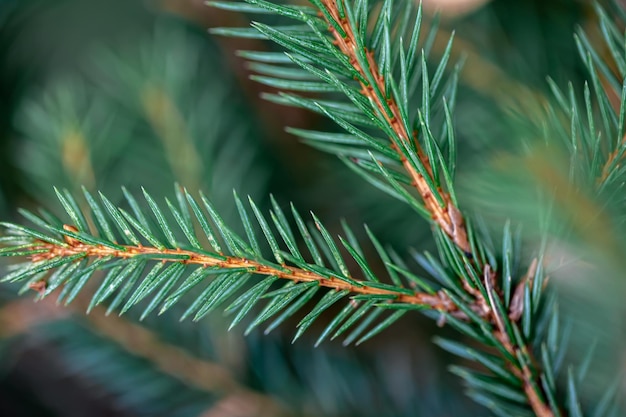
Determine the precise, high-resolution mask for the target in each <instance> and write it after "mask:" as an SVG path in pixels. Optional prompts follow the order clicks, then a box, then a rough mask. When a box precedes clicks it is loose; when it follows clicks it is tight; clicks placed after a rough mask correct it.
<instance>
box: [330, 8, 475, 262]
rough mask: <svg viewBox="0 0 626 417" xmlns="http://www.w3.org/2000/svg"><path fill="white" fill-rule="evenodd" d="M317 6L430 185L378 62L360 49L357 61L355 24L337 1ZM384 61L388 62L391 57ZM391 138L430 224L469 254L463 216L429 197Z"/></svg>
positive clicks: (425, 161) (418, 148) (421, 154)
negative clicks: (410, 151) (434, 225)
mask: <svg viewBox="0 0 626 417" xmlns="http://www.w3.org/2000/svg"><path fill="white" fill-rule="evenodd" d="M339 1H342V0H339ZM321 4H322V5H323V8H322V9H321V12H322V14H323V16H324V18H325V20H326V21H327V22H328V24H329V26H328V31H329V32H330V33H331V34H332V36H333V38H334V42H335V45H337V47H338V48H339V50H340V51H341V52H342V53H343V54H344V55H345V56H346V57H347V58H348V60H349V61H350V64H351V65H352V66H353V67H354V69H355V70H356V72H357V73H358V74H360V75H361V77H358V78H357V77H355V78H357V79H358V81H359V83H360V85H361V89H362V93H363V95H364V96H365V97H367V98H368V99H369V100H370V101H371V102H373V103H375V104H376V106H377V107H378V111H379V114H381V115H382V116H383V117H384V119H385V121H386V122H387V124H388V125H389V126H391V128H392V129H393V131H394V132H395V134H396V135H397V136H398V138H400V141H401V142H402V144H403V145H404V146H405V147H406V148H410V147H411V146H415V149H416V152H417V157H418V158H419V161H420V162H421V164H422V166H423V167H424V168H425V170H426V175H428V176H429V177H430V180H431V181H432V182H434V178H433V169H432V166H431V161H430V160H429V159H428V157H427V156H426V154H425V153H424V150H423V149H422V147H421V145H420V143H419V141H418V140H417V138H416V137H414V135H416V133H414V134H409V132H408V131H407V127H406V123H404V122H403V120H404V117H403V115H402V114H401V111H400V108H399V106H398V104H397V102H396V100H397V99H396V97H395V96H394V94H393V92H392V91H390V90H389V89H388V88H387V82H386V80H385V78H384V76H383V75H382V73H381V71H380V70H379V68H378V63H377V62H376V60H375V59H374V53H373V52H371V51H369V50H368V49H367V48H364V51H363V53H364V55H365V57H366V62H365V64H364V65H363V64H361V62H360V61H361V58H360V52H357V50H358V49H359V48H362V47H363V46H362V45H361V44H360V43H361V42H359V41H358V40H357V36H356V35H355V33H354V31H355V28H356V24H355V22H351V21H350V20H349V14H344V16H341V14H342V13H341V12H340V11H339V9H338V6H337V0H321ZM388 59H391V57H389V58H388ZM391 139H392V144H391V146H392V147H393V149H394V150H395V151H396V152H397V154H398V157H399V158H400V161H401V162H402V166H403V167H404V169H405V170H406V171H407V173H408V174H409V176H410V178H411V180H412V183H411V185H413V186H414V187H415V188H416V189H417V191H418V192H419V194H420V196H421V197H422V199H423V201H424V204H425V206H426V208H427V209H428V211H429V212H430V214H431V216H432V218H433V221H434V222H435V223H436V224H437V225H438V226H439V227H441V228H442V230H444V231H445V233H446V234H447V235H448V236H450V238H451V239H452V240H453V241H454V243H455V244H456V245H457V246H458V247H459V248H460V249H461V250H462V251H463V252H464V253H466V254H470V253H471V248H470V245H469V242H468V240H467V231H466V230H465V224H464V220H463V215H462V214H461V212H460V211H459V209H458V208H457V207H455V205H454V204H453V203H452V199H451V198H450V195H449V194H448V193H447V192H445V191H443V190H441V189H439V190H438V191H439V194H440V196H441V198H442V200H443V203H441V202H439V201H437V199H436V198H434V196H433V195H432V192H431V187H430V186H429V185H428V183H427V182H426V180H425V178H424V175H422V174H421V173H419V172H418V171H417V170H416V169H415V168H414V166H413V165H412V164H411V162H410V161H409V160H408V159H407V158H406V156H405V155H404V154H403V152H401V151H400V146H399V145H398V144H396V143H393V138H391Z"/></svg>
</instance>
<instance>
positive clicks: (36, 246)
mask: <svg viewBox="0 0 626 417" xmlns="http://www.w3.org/2000/svg"><path fill="white" fill-rule="evenodd" d="M84 195H85V199H86V201H87V203H88V206H89V207H90V210H89V212H84V211H81V210H80V209H79V207H80V204H79V203H78V202H77V201H76V200H75V199H74V198H73V197H72V196H71V195H70V194H69V193H67V192H58V196H59V199H60V201H61V203H62V205H63V207H64V209H65V210H66V212H67V215H68V217H69V218H70V219H71V222H72V224H71V225H70V224H66V223H64V222H63V221H61V220H58V219H56V218H54V217H52V216H50V215H49V214H48V213H45V214H43V216H42V217H39V216H36V215H34V214H32V213H30V212H27V211H23V214H24V215H25V216H26V218H27V219H29V220H30V221H31V222H33V223H34V224H35V225H36V226H37V228H38V229H40V230H37V229H32V228H27V227H24V226H18V225H14V224H7V223H5V224H4V226H5V227H6V229H7V231H8V235H7V236H5V237H4V238H3V244H4V245H5V246H6V247H4V248H3V249H2V250H1V254H2V255H4V256H27V257H29V259H28V261H27V262H26V263H24V264H21V265H18V266H17V267H16V269H15V270H14V271H13V272H11V273H10V274H8V275H7V276H5V277H4V278H3V281H8V282H16V281H26V285H25V286H24V289H28V288H31V289H35V290H37V291H39V293H40V295H41V296H48V295H50V294H52V293H53V292H55V291H56V290H58V289H59V288H62V290H61V293H60V294H59V300H60V301H65V302H66V303H69V302H71V301H72V300H73V299H74V298H75V297H76V296H77V295H78V294H79V293H80V292H82V291H83V290H84V289H85V287H86V285H87V282H88V281H89V280H90V279H91V277H92V275H93V274H94V273H95V272H96V271H107V274H106V276H105V277H104V279H103V280H102V281H100V282H99V284H97V285H96V289H95V292H94V295H93V297H92V298H91V302H90V304H89V308H88V310H91V309H92V308H94V307H95V306H97V305H100V304H102V303H104V302H105V301H108V302H109V306H108V311H109V312H111V311H114V310H116V309H121V310H120V311H121V312H124V311H126V310H128V309H129V308H131V307H132V306H134V305H136V304H138V303H139V302H140V301H142V300H144V299H147V298H149V299H150V301H149V303H148V306H147V307H145V310H144V312H143V315H142V317H145V316H146V315H147V314H149V313H151V312H152V311H154V310H155V309H157V308H158V309H159V312H160V313H163V312H164V311H166V310H168V309H169V308H171V307H172V306H173V305H174V304H176V303H178V302H180V301H181V299H182V297H183V296H184V295H185V294H187V293H189V292H193V293H194V294H195V299H192V300H191V301H190V306H189V308H188V309H187V311H186V312H185V313H184V314H183V318H186V317H193V319H194V320H198V319H200V318H202V317H204V316H205V315H206V314H207V313H208V312H209V311H211V310H213V309H215V308H216V307H218V306H219V305H221V304H223V303H225V302H226V301H228V300H231V299H232V298H233V296H234V295H235V294H239V296H237V297H235V299H234V301H232V300H231V301H232V303H231V304H230V305H229V306H227V307H226V309H225V310H226V311H227V312H231V313H233V314H235V313H236V314H235V318H234V320H233V324H232V325H233V326H234V325H235V324H237V323H239V322H240V321H242V319H243V318H244V317H245V316H246V314H248V313H249V312H250V311H252V309H253V307H254V306H255V305H256V304H257V303H259V302H260V301H261V300H269V302H268V303H267V304H266V306H265V308H264V309H262V310H261V312H260V313H259V314H258V315H257V316H256V318H254V319H253V320H252V323H251V324H250V326H249V327H248V329H247V332H249V331H250V330H252V329H253V328H255V327H256V326H258V325H260V324H262V323H264V322H266V321H267V320H269V319H271V318H272V317H274V316H277V315H278V317H277V318H275V319H274V321H273V322H272V323H271V324H270V325H269V327H268V329H269V330H271V329H273V328H275V327H277V326H278V325H279V324H280V323H282V322H283V321H285V320H286V319H287V318H289V317H291V316H292V315H294V314H296V313H297V312H298V311H299V310H300V309H301V308H303V307H304V305H305V304H307V303H308V302H309V301H311V300H312V298H313V297H314V296H315V295H316V294H317V292H318V291H319V290H321V289H326V290H328V291H327V292H326V294H325V295H324V296H323V297H322V299H321V300H320V301H319V303H318V304H317V305H316V306H315V307H314V308H313V309H312V310H311V311H310V312H309V313H308V315H306V317H304V318H303V319H302V321H301V322H300V325H299V331H298V334H297V336H296V337H299V336H300V335H301V334H302V333H303V332H304V330H306V329H307V328H308V327H309V326H310V325H311V324H312V323H313V321H314V320H315V319H317V318H318V317H319V315H320V314H322V313H323V312H324V311H325V310H326V309H328V308H329V307H330V306H331V305H332V304H334V303H336V302H338V301H339V300H341V299H347V298H348V297H350V298H351V302H350V303H348V305H347V306H346V308H344V310H342V312H341V314H340V316H338V317H337V319H336V320H335V321H333V322H332V323H331V324H330V325H329V326H328V327H327V329H326V331H325V332H324V334H323V335H322V337H320V340H319V341H318V343H319V342H321V341H322V340H323V339H324V338H326V337H328V336H330V335H331V333H332V336H333V337H337V336H339V335H341V334H343V333H344V332H346V331H347V330H349V329H350V328H352V327H353V326H354V325H356V323H357V321H358V320H359V319H365V323H361V325H359V326H357V328H356V329H354V330H353V332H352V333H351V334H350V335H349V336H348V338H347V339H346V340H347V342H348V343H350V342H352V341H357V342H358V343H360V342H363V341H365V340H367V339H368V338H370V337H372V336H374V335H375V334H377V333H379V332H380V331H382V330H383V329H384V328H386V327H387V326H389V325H391V324H392V323H393V322H395V321H396V320H397V319H398V318H400V317H401V316H402V315H403V314H404V313H405V312H406V311H407V310H412V309H423V308H426V309H436V310H440V311H442V312H446V313H449V314H452V315H455V316H461V317H465V318H467V316H465V315H464V314H463V313H462V312H461V311H459V310H458V308H457V306H456V305H455V304H454V303H453V302H452V301H451V300H450V298H449V297H448V296H447V295H446V294H445V293H443V292H436V291H435V290H434V289H433V286H432V284H430V283H429V282H428V281H427V280H424V279H422V278H419V277H417V276H416V275H414V274H411V273H410V272H408V271H406V270H405V269H404V268H402V267H399V266H396V265H394V264H391V263H390V259H391V256H392V255H391V254H390V253H389V252H388V251H386V250H385V249H383V247H382V246H381V245H380V243H379V242H378V241H377V240H376V238H375V237H374V236H373V235H372V234H371V233H370V232H369V231H368V234H369V236H370V240H371V244H373V245H374V246H375V248H376V250H377V251H378V253H379V255H380V257H381V259H383V260H384V261H385V262H386V264H385V265H384V266H385V267H386V268H387V272H388V276H389V281H390V282H389V283H385V282H381V281H380V276H381V274H380V273H375V272H374V270H373V269H372V267H371V266H370V264H369V263H368V261H366V260H365V258H364V255H363V252H362V250H361V249H360V248H361V246H360V245H359V243H358V242H357V241H355V240H354V234H353V232H352V231H351V230H350V229H349V228H346V234H347V237H346V238H340V239H339V243H340V245H341V247H342V249H341V251H345V252H347V253H348V256H349V257H351V258H352V262H354V263H355V264H357V265H358V266H359V269H360V274H361V275H362V276H363V277H364V278H363V279H356V278H355V277H354V276H353V273H352V272H350V271H349V269H348V267H347V263H346V259H345V256H344V255H343V254H342V253H341V251H340V249H339V248H340V246H339V245H338V243H337V241H336V240H335V239H334V238H333V237H331V235H330V233H329V232H328V230H327V229H326V228H325V227H324V225H323V224H322V223H321V222H320V221H319V219H317V217H315V216H314V215H313V223H314V226H311V227H309V226H307V225H306V224H305V222H304V221H303V219H302V217H301V216H300V214H299V213H298V212H297V211H296V210H295V208H294V207H293V206H292V207H291V212H292V216H293V217H292V218H293V221H294V222H295V224H296V225H297V231H295V230H294V229H293V227H292V226H291V224H290V223H289V222H288V220H287V216H286V215H285V213H284V212H283V210H282V209H281V207H280V206H279V205H278V204H277V203H276V202H275V201H273V209H272V210H271V212H270V218H271V222H268V220H267V219H266V217H265V216H264V215H263V214H262V212H261V211H260V210H259V208H258V207H257V206H256V205H255V203H254V202H253V201H252V200H250V207H251V210H252V213H254V214H251V213H250V212H249V210H250V209H245V208H244V205H243V203H242V202H241V200H240V199H239V198H238V197H237V196H235V200H236V203H237V207H238V208H239V214H240V216H241V221H242V224H243V226H244V229H245V232H246V236H247V240H245V239H243V238H242V237H240V236H239V235H237V234H236V233H234V232H233V231H232V230H231V229H230V228H229V227H228V226H226V225H225V224H224V222H223V220H222V219H221V217H220V215H219V214H218V213H217V212H216V211H215V209H214V207H213V206H212V204H211V203H210V202H209V200H208V199H206V198H205V197H204V196H202V197H201V199H200V202H198V201H197V200H196V199H194V198H193V197H192V196H191V195H190V194H189V193H187V192H186V191H180V190H178V198H177V200H178V201H179V205H178V207H176V206H175V205H174V204H172V203H171V202H169V201H167V206H168V208H169V213H167V214H166V212H164V211H162V210H161V208H160V207H159V205H158V204H157V203H156V202H155V201H154V200H153V199H152V197H150V195H149V194H147V193H144V197H145V200H146V201H145V203H144V204H143V206H147V207H148V208H149V209H142V208H141V207H142V205H141V204H140V203H139V202H138V201H137V200H136V199H135V198H134V197H133V196H132V195H131V194H129V193H128V192H125V195H126V198H127V202H128V205H129V206H130V207H131V209H132V212H133V214H130V213H129V212H127V211H126V210H124V209H121V208H118V207H115V206H114V205H113V204H112V203H111V202H110V201H109V200H108V199H107V198H106V197H105V196H103V195H101V196H100V199H101V202H98V201H97V199H96V198H95V197H93V196H92V195H91V194H90V193H89V192H87V191H86V190H85V191H84ZM201 207H204V208H201ZM146 210H148V211H149V212H150V213H151V214H150V215H149V214H147V213H146V212H145V211H146ZM172 219H173V220H172ZM172 222H174V223H175V224H176V225H177V227H176V228H174V227H172V226H171V223H172ZM194 222H195V223H197V224H198V225H199V228H200V229H201V232H202V235H199V234H198V233H196V230H195V229H194ZM254 223H256V224H257V226H258V227H260V229H261V230H262V232H263V236H264V238H265V239H264V244H262V242H261V241H260V240H259V239H258V238H257V236H256V233H255V231H254V230H255V227H254V226H253V224H254ZM90 225H93V226H91V227H90ZM275 230H277V231H278V233H276V232H275ZM179 235H182V236H184V237H185V240H186V243H180V242H179V241H178V237H177V236H179ZM203 239H205V240H206V241H207V242H208V248H207V247H205V245H202V244H201V243H200V241H201V240H203ZM298 241H303V242H305V243H306V247H307V250H308V254H306V256H308V257H310V258H311V259H312V260H311V261H307V260H306V259H305V254H304V253H305V252H303V251H301V248H299V247H298V244H297V242H298ZM279 242H281V243H279ZM268 248H269V249H270V250H271V253H272V256H270V257H267V256H265V252H266V250H265V249H268ZM283 248H286V249H287V250H284V249H283ZM394 256H395V255H394ZM51 270H53V271H54V272H52V274H49V271H51ZM253 275H254V276H256V277H257V278H260V280H259V281H258V282H256V283H254V285H253V284H252V281H253V280H251V279H250V278H251V277H252V276H253ZM278 280H282V281H284V282H285V284H284V285H283V286H282V287H281V288H279V289H275V288H274V287H275V285H276V283H277V281H278ZM181 281H182V283H181ZM207 283H208V284H207ZM201 287H204V289H203V291H201V292H199V293H198V292H197V291H199V288H201ZM194 291H195V292H194ZM384 309H390V310H391V311H392V313H391V314H390V315H389V317H387V318H386V319H385V320H383V321H382V322H380V323H379V324H377V325H375V326H374V327H373V328H371V325H372V324H373V323H374V322H375V320H376V319H377V317H378V316H379V315H380V314H382V312H383V310H384ZM279 313H280V314H279ZM344 320H345V322H343V321H344ZM342 322H343V324H342V326H341V327H337V326H338V325H339V324H340V323H342Z"/></svg>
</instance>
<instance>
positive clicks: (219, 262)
mask: <svg viewBox="0 0 626 417" xmlns="http://www.w3.org/2000/svg"><path fill="white" fill-rule="evenodd" d="M66 228H71V226H66ZM65 243H66V244H65V245H56V244H53V243H47V242H40V243H37V244H35V245H33V248H32V249H37V250H42V249H43V250H45V251H43V252H40V253H37V254H35V255H33V256H32V258H31V259H32V261H33V262H35V263H36V262H41V261H45V260H50V259H56V258H64V257H68V256H73V255H79V254H82V255H83V256H84V257H85V258H104V257H112V258H117V259H131V258H133V257H136V256H145V255H151V259H153V260H156V261H162V262H178V263H183V264H193V265H202V266H204V267H217V268H224V269H241V268H244V269H247V270H248V271H249V272H250V273H254V274H258V275H265V276H275V277H278V278H281V279H287V280H291V281H295V282H317V283H318V284H319V286H320V287H325V288H330V289H333V290H337V291H348V292H350V293H352V294H359V295H386V296H394V298H393V300H392V301H393V302H396V303H403V304H414V305H420V306H424V307H425V308H432V309H436V310H439V311H442V312H447V313H458V308H457V307H456V305H455V304H454V303H453V302H452V301H451V300H450V299H449V298H448V297H447V296H446V295H445V293H443V292H439V293H437V294H428V293H420V292H415V293H413V294H407V293H405V292H400V291H394V290H392V289H384V288H377V287H373V286H369V285H368V284H367V283H366V282H364V281H356V280H352V279H350V281H348V280H342V279H341V278H339V277H333V276H331V277H325V276H322V275H318V274H316V273H313V272H310V271H306V270H304V269H301V268H296V267H293V266H289V265H282V266H280V267H273V266H269V265H266V264H262V263H259V262H257V261H254V260H251V259H246V258H238V257H233V256H222V255H214V256H211V255H205V254H199V253H196V252H193V251H189V250H182V249H158V248H154V247H148V246H123V249H113V248H111V247H108V246H103V245H90V244H85V243H82V242H80V241H78V240H76V239H73V238H71V237H67V236H66V238H65ZM171 255H176V256H177V257H180V259H172V257H171Z"/></svg>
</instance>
